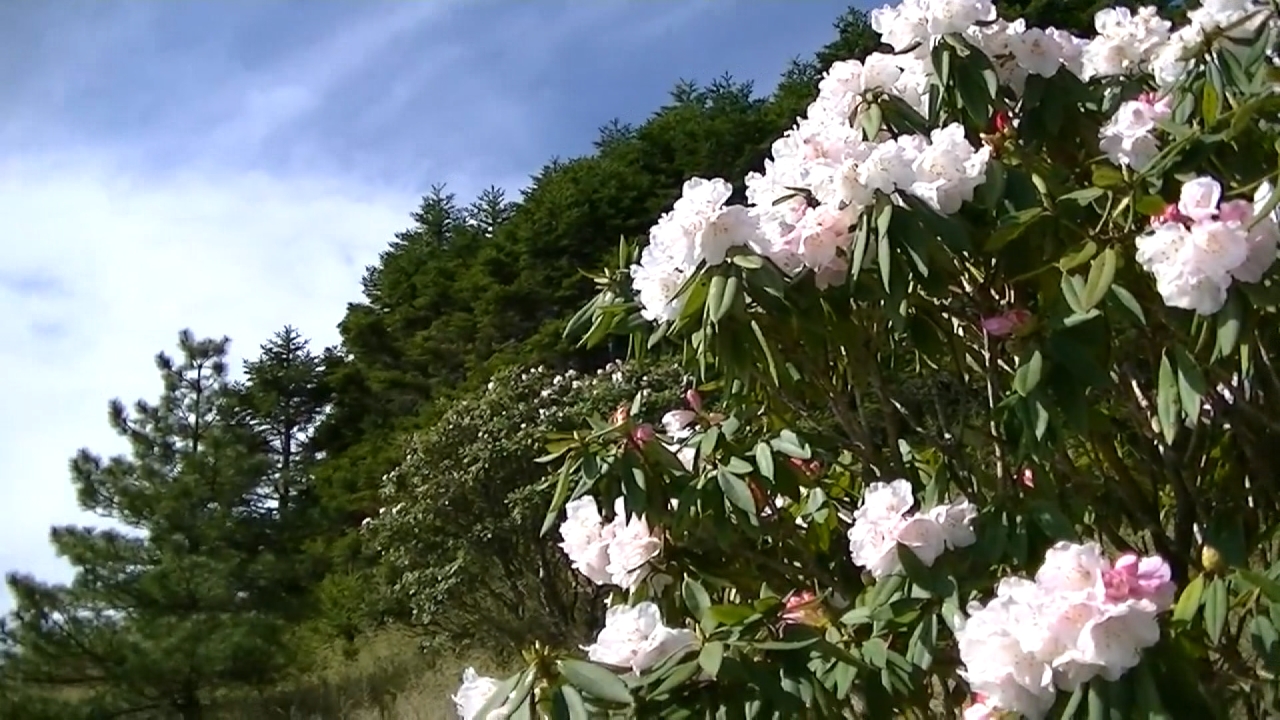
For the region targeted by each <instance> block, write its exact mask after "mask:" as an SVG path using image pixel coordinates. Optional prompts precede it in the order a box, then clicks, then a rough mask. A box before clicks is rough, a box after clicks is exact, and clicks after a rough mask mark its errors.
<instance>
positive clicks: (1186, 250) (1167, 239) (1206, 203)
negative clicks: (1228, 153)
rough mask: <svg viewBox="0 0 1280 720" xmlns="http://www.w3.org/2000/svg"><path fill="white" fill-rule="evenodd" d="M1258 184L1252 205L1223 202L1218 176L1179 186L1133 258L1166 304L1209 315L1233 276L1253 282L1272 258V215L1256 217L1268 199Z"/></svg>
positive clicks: (1266, 188) (1278, 227)
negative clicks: (1172, 201) (1151, 278)
mask: <svg viewBox="0 0 1280 720" xmlns="http://www.w3.org/2000/svg"><path fill="white" fill-rule="evenodd" d="M1271 192H1272V188H1271V185H1270V184H1263V185H1262V186H1260V187H1259V188H1258V191H1257V193H1256V194H1255V196H1254V201H1253V202H1252V203H1251V202H1249V201H1247V200H1229V201H1226V202H1223V201H1222V186H1221V185H1220V184H1219V183H1218V181H1217V180H1214V179H1213V178H1209V177H1199V178H1195V179H1193V180H1190V181H1188V182H1186V183H1185V184H1183V186H1182V191H1181V193H1180V196H1179V199H1178V202H1177V204H1176V205H1171V206H1170V207H1169V209H1168V211H1166V212H1165V213H1164V215H1162V216H1161V217H1159V218H1157V219H1156V221H1155V222H1154V224H1153V226H1152V227H1151V229H1150V230H1148V231H1147V232H1146V233H1144V234H1143V235H1142V236H1140V237H1139V238H1138V240H1137V254H1136V257H1137V261H1138V263H1139V264H1140V265H1142V267H1143V268H1145V269H1146V270H1147V272H1149V273H1151V274H1152V276H1154V277H1155V281H1156V289H1157V290H1158V291H1159V292H1160V296H1161V298H1163V300H1164V302H1165V304H1166V305H1169V306H1171V307H1177V308H1183V309H1185V310H1194V311H1196V312H1197V313H1200V314H1201V315H1211V314H1213V313H1215V312H1217V311H1218V310H1219V309H1221V308H1222V305H1223V303H1225V302H1226V299H1227V288H1228V287H1230V285H1231V283H1232V282H1233V281H1235V280H1239V281H1241V282H1249V283H1256V282H1258V281H1259V280H1261V279H1262V276H1263V274H1264V273H1266V271H1267V270H1268V269H1269V268H1270V267H1271V265H1272V263H1274V262H1275V260H1276V248H1277V242H1280V224H1277V218H1276V214H1275V213H1274V212H1273V213H1270V214H1268V215H1267V216H1266V217H1261V218H1258V217H1255V207H1257V208H1258V209H1259V210H1261V209H1262V208H1263V207H1264V206H1265V205H1266V204H1267V201H1268V200H1269V199H1270V196H1271Z"/></svg>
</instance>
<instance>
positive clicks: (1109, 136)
mask: <svg viewBox="0 0 1280 720" xmlns="http://www.w3.org/2000/svg"><path fill="white" fill-rule="evenodd" d="M1172 114H1173V107H1172V105H1171V104H1170V102H1169V99H1168V98H1166V97H1159V98H1158V97H1156V96H1155V95H1154V94H1151V93H1145V94H1143V95H1141V96H1140V97H1138V98H1137V99H1136V100H1129V101H1127V102H1124V103H1121V104H1120V107H1119V108H1117V109H1116V113H1115V115H1113V116H1112V117H1111V119H1110V120H1109V121H1107V124H1106V125H1103V126H1102V129H1101V130H1100V131H1099V132H1098V140H1099V142H1098V146H1099V148H1100V149H1101V150H1102V152H1104V153H1106V155H1107V157H1108V158H1110V159H1111V162H1113V163H1115V164H1117V165H1123V166H1127V167H1131V168H1133V169H1134V170H1137V171H1139V172H1141V171H1143V170H1146V169H1147V166H1148V165H1150V164H1151V161H1152V160H1154V159H1155V158H1156V155H1158V154H1159V153H1160V141H1159V139H1157V137H1156V130H1157V126H1158V125H1159V123H1161V122H1164V121H1165V120H1168V119H1169V117H1170V116H1171V115H1172Z"/></svg>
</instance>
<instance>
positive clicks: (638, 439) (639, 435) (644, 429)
mask: <svg viewBox="0 0 1280 720" xmlns="http://www.w3.org/2000/svg"><path fill="white" fill-rule="evenodd" d="M655 437H657V433H656V432H654V429H653V426H652V425H650V424H649V423H644V424H643V425H638V426H636V429H635V430H632V431H631V441H632V442H634V443H635V444H636V445H644V444H646V443H648V442H649V441H651V440H653V439H654V438H655Z"/></svg>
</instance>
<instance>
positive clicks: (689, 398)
mask: <svg viewBox="0 0 1280 720" xmlns="http://www.w3.org/2000/svg"><path fill="white" fill-rule="evenodd" d="M684 401H685V402H687V403H689V408H690V409H692V410H693V411H694V412H699V413H700V412H702V396H701V395H699V394H698V391H697V390H695V389H693V388H689V389H688V390H687V391H685V394H684Z"/></svg>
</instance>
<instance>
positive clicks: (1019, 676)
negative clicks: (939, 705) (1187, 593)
mask: <svg viewBox="0 0 1280 720" xmlns="http://www.w3.org/2000/svg"><path fill="white" fill-rule="evenodd" d="M1174 592H1175V588H1174V585H1173V583H1172V581H1171V580H1170V574H1169V565H1168V564H1167V563H1165V561H1164V560H1163V559H1161V558H1159V557H1148V558H1139V557H1138V556H1136V555H1124V556H1122V557H1120V558H1119V559H1117V560H1116V562H1115V563H1114V564H1113V563H1112V562H1111V561H1110V560H1109V559H1108V558H1107V557H1106V556H1105V555H1104V554H1103V551H1102V548H1100V547H1099V546H1098V545H1097V544H1096V543H1086V544H1083V545H1080V544H1074V543H1068V542H1060V543H1058V544H1056V545H1054V546H1053V547H1052V548H1050V549H1049V551H1048V552H1047V553H1045V560H1044V564H1043V565H1041V566H1040V570H1039V571H1038V572H1037V573H1036V576H1035V580H1034V581H1032V580H1027V579H1026V578H1006V579H1004V580H1002V581H1001V582H1000V585H999V586H998V587H997V589H996V596H995V597H994V598H993V599H992V600H991V601H990V602H989V603H987V604H986V605H985V606H984V605H980V604H977V603H974V604H972V605H970V607H969V617H968V619H967V620H965V621H964V623H963V625H962V626H961V627H960V629H959V630H958V631H957V633H956V639H957V642H958V644H959V646H960V659H961V661H962V662H963V664H964V669H963V670H962V671H961V674H962V676H963V677H964V679H965V680H966V681H967V682H968V683H969V687H970V689H971V690H973V692H974V693H977V694H978V695H979V696H980V702H979V703H976V704H977V705H981V706H983V707H985V708H987V709H991V710H994V709H999V710H1003V711H1009V712H1015V713H1019V714H1021V715H1025V716H1026V717H1029V718H1040V717H1043V716H1044V714H1045V713H1046V712H1048V710H1049V708H1050V707H1052V706H1053V703H1054V698H1055V695H1056V692H1057V690H1058V689H1062V690H1067V691H1072V690H1075V689H1076V688H1078V687H1080V686H1081V685H1082V684H1083V683H1085V682H1088V681H1089V680H1091V679H1093V678H1095V677H1099V676H1100V677H1103V678H1105V679H1107V680H1116V679H1119V677H1120V676H1121V675H1123V674H1124V673H1125V672H1126V671H1128V670H1129V669H1130V668H1132V667H1134V666H1136V665H1137V664H1138V662H1139V661H1140V660H1141V657H1142V651H1143V650H1144V649H1145V648H1148V647H1150V646H1152V645H1154V644H1155V643H1156V642H1157V641H1159V639H1160V626H1159V623H1158V621H1157V616H1158V614H1159V613H1161V612H1164V611H1166V610H1168V609H1169V608H1170V607H1171V606H1172V604H1173V598H1174ZM976 715H977V713H975V716H976Z"/></svg>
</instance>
